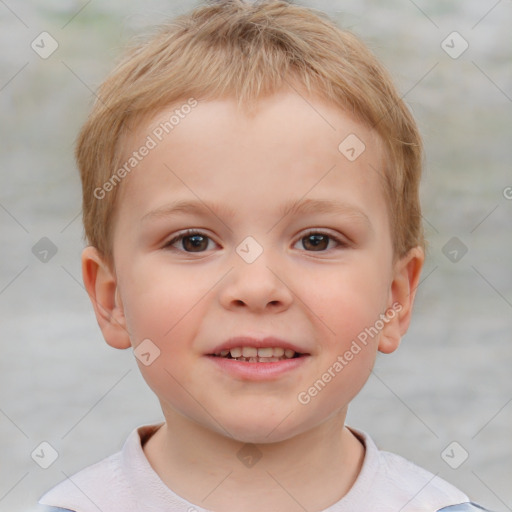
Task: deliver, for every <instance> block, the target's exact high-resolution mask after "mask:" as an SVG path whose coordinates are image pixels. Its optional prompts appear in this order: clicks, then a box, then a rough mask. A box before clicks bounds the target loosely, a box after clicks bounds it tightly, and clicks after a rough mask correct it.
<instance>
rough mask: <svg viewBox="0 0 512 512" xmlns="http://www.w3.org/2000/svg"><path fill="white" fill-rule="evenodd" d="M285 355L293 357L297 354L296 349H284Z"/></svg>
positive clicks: (289, 357)
mask: <svg viewBox="0 0 512 512" xmlns="http://www.w3.org/2000/svg"><path fill="white" fill-rule="evenodd" d="M284 355H285V357H287V358H288V359H291V358H292V357H293V356H294V355H295V351H294V350H291V349H289V348H287V349H285V351H284Z"/></svg>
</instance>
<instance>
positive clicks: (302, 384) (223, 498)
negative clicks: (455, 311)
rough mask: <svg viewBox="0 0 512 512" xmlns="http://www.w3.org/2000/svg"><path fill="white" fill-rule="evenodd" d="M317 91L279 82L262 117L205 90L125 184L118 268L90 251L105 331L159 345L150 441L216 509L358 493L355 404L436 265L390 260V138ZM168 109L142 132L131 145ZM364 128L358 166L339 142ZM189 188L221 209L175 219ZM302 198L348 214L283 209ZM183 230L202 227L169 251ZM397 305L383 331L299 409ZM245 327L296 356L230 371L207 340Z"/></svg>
mask: <svg viewBox="0 0 512 512" xmlns="http://www.w3.org/2000/svg"><path fill="white" fill-rule="evenodd" d="M308 102H309V103H308ZM308 102H306V101H304V99H303V98H302V97H301V96H300V95H298V94H297V93H296V92H293V91H289V90H283V91H281V92H279V93H276V94H274V95H272V96H270V97H268V98H264V99H261V100H259V101H258V104H257V110H256V111H255V112H254V113H253V114H251V115H248V114H246V113H244V112H243V111H238V110H237V108H236V104H235V102H234V100H231V99H222V100H215V101H203V102H200V103H199V106H198V107H197V108H196V109H195V110H193V111H192V112H191V113H190V114H189V115H188V116H187V117H186V118H185V119H184V120H182V121H181V123H180V124H179V126H177V127H176V128H175V129H174V130H173V131H172V132H171V133H170V134H169V135H168V136H167V137H165V138H164V139H163V140H162V141H161V142H159V144H158V146H157V147H156V148H154V149H152V151H151V152H150V153H149V155H148V156H146V157H145V158H144V160H143V161H142V162H141V163H140V164H139V166H138V167H137V169H136V170H135V171H134V172H132V173H131V174H130V175H129V176H128V177H126V178H125V180H124V182H123V184H122V187H123V188H122V193H121V194H120V196H119V198H118V201H119V203H118V209H117V212H116V217H115V229H114V234H113V241H112V243H113V267H111V266H110V265H108V264H107V262H106V261H104V260H103V259H102V257H101V255H100V254H99V252H98V251H97V250H96V249H95V248H93V247H88V248H86V249H85V250H84V253H83V276H84V282H85V285H86V288H87V291H88V293H89V295H90V296H91V300H92V302H93V305H94V307H95V312H96V316H97V319H98V322H99V325H100V327H101V329H102V332H103V335H104V337H105V339H106V341H107V343H109V344H110V345H111V346H113V347H116V348H119V349H126V348H130V347H134V348H135V347H137V346H138V345H139V343H141V342H142V341H143V340H145V339H150V340H151V342H152V343H154V345H156V346H157V347H158V348H159V350H160V356H159V357H158V358H157V359H155V360H154V362H153V363H152V364H150V365H149V366H145V365H143V364H141V363H140V362H139V367H140V370H141V372H142V374H143V376H144V378H145V380H146V381H147V383H148V385H149V386H150V387H151V388H152V389H153V391H154V392H155V393H156V395H157V396H158V398H159V400H160V403H161V406H162V410H163V413H164V416H165V424H164V426H163V427H162V428H160V429H159V430H158V431H157V433H156V434H155V435H153V437H151V438H150V440H149V441H148V442H147V444H146V445H145V446H144V452H145V454H146V456H147V458H148V460H149V462H150V464H151V465H152V466H153V468H154V469H155V471H156V472H157V473H158V475H159V476H160V478H161V479H162V480H163V482H164V483H165V484H166V485H167V486H168V487H170V488H171V489H173V490H174V491H175V492H176V493H177V494H179V495H180V496H182V497H184V498H185V499H187V500H189V501H190V502H192V503H194V504H197V505H198V506H200V507H203V508H206V509H209V510H214V511H216V512H217V511H218V512H232V511H238V512H240V511H243V512H256V511H260V510H272V511H283V512H284V511H286V512H294V511H303V510H304V509H306V510H309V511H319V510H322V509H324V508H326V507H328V506H329V505H332V504H333V503H335V502H336V501H338V500H340V499H341V498H342V497H343V496H344V495H345V494H346V493H347V492H348V491H349V489H350V487H351V486H352V485H353V483H354V481H355V480H356V478H357V475H358V473H359V471H360V469H361V464H362V461H363V458H364V447H363V445H362V443H361V442H360V441H359V440H358V439H357V438H356V437H355V436H354V435H353V434H352V432H350V431H349V430H348V429H347V428H346V427H344V422H345V417H346V413H347V407H348V404H349V403H350V401H351V400H352V399H353V398H354V397H355V396H356V395H357V393H358V392H359V391H360V389H361V388H362V387H363V385H364V383H365V382H366V380H367V379H368V376H369V374H370V372H371V369H372V367H373V364H374V360H375V357H376V353H377V352H378V351H381V352H385V353H389V352H392V351H393V350H395V349H396V348H397V347H398V345H399V343H400V339H401V336H402V335H403V334H404V333H405V332H406V330H407V328H408V325H409V321H410V315H411V308H412V304H413V300H414V290H415V288H416V286H417V284H418V279H419V275H420V271H421V267H422V264H423V252H422V251H421V250H420V249H419V248H415V249H412V250H411V251H410V252H409V253H408V254H407V255H405V256H404V257H403V258H396V257H394V254H393V249H392V233H391V228H390V225H389V216H388V207H387V204H386V201H385V197H384V193H383V189H382V182H381V176H379V173H382V167H383V155H384V153H383V149H382V144H381V143H380V140H379V138H378V136H377V135H376V134H375V133H374V132H372V131H371V130H370V129H368V128H367V127H365V126H364V125H362V124H361V123H359V122H357V121H356V120H354V119H353V118H352V117H350V116H348V115H347V114H346V113H344V112H343V111H341V110H340V109H338V108H336V107H335V106H333V105H331V104H329V103H327V102H325V101H323V100H321V99H319V98H317V97H309V98H308ZM171 111H172V108H169V109H165V111H164V112H162V113H160V114H159V115H158V116H157V117H156V118H155V119H153V120H151V121H150V122H149V123H148V124H145V125H144V126H140V129H139V131H138V132H137V133H136V134H135V135H134V136H133V137H132V139H131V140H130V141H129V146H130V148H129V151H127V153H130V151H132V150H133V148H135V147H139V146H140V144H141V143H142V141H144V139H145V137H146V136H147V135H148V134H149V133H151V130H152V129H153V127H154V126H157V125H158V123H159V122H161V120H162V119H165V118H167V119H168V116H169V114H168V112H171ZM319 114H321V115H319ZM324 118H325V119H328V123H327V122H326V121H325V119H324ZM351 133H353V134H356V135H357V136H358V137H359V138H360V139H361V140H363V141H364V143H365V145H366V150H365V151H364V152H363V153H362V154H361V156H359V158H357V159H356V160H355V161H353V162H351V161H349V160H348V159H347V158H346V157H345V156H344V155H343V154H341V153H340V151H339V150H338V145H339V144H340V142H341V141H342V140H343V139H345V137H347V135H349V134H351ZM131 146H133V148H132V147H131ZM181 200H183V201H185V200H186V201H196V202H198V203H199V204H200V205H201V204H206V205H208V208H205V209H204V211H201V210H198V209H196V210H193V211H180V212H174V213H168V214H165V213H162V209H165V208H166V207H168V206H169V205H171V203H173V202H175V201H181ZM299 200H318V201H331V202H335V203H336V204H338V206H339V208H338V210H337V211H336V212H334V211H332V210H328V209H326V210H325V211H324V210H322V209H321V208H320V207H319V206H318V204H316V205H314V207H313V208H310V210H309V211H307V212H306V211H303V212H302V213H300V212H291V213H289V214H287V215H283V211H282V210H283V208H284V207H285V205H286V204H288V203H289V202H294V201H299ZM213 203H215V204H216V205H219V208H221V209H220V210H219V211H218V212H217V211H216V212H215V214H214V213H213V212H212V210H211V209H210V208H212V207H211V205H212V204H213ZM157 209H158V210H159V211H160V214H155V213H154V212H155V211H156V210H157ZM229 210H231V211H229ZM186 229H193V230H197V231H200V234H199V235H197V234H196V235H195V238H194V234H193V235H192V238H190V236H189V238H188V239H183V240H181V241H180V240H177V241H176V240H175V241H174V242H173V243H172V245H171V246H169V242H170V241H172V240H173V239H175V237H176V236H177V235H178V234H180V233H182V232H183V230H186ZM308 231H309V232H308ZM311 233H313V235H312V234H311ZM248 236H251V237H252V238H253V239H254V240H256V241H257V243H258V244H259V246H260V247H261V248H262V249H263V252H262V253H261V255H260V256H259V257H258V258H257V259H256V260H255V261H253V262H252V263H248V262H247V261H245V260H244V259H243V258H242V257H241V256H240V254H241V253H240V254H239V253H237V251H236V249H237V247H238V246H239V245H240V243H241V242H242V241H243V240H244V239H245V238H246V237H248ZM336 239H339V242H336ZM192 242H194V243H192ZM245 247H246V248H247V246H245ZM396 303H398V304H400V311H399V312H397V313H396V314H395V315H393V318H392V319H390V320H389V321H388V322H386V323H385V324H384V326H383V328H382V329H381V330H380V331H379V334H378V335H376V336H374V337H372V338H370V339H369V340H368V344H367V345H366V346H361V347H362V350H361V351H360V352H359V353H357V355H355V356H354V358H353V359H352V360H351V361H349V362H348V364H346V366H344V367H343V370H342V371H340V372H338V373H336V376H335V377H334V378H332V379H331V380H330V382H329V383H328V384H327V385H326V386H325V387H324V388H323V389H322V390H321V392H319V393H318V394H317V395H316V396H314V397H313V398H312V399H311V400H310V401H309V402H308V403H307V404H304V403H301V402H300V401H299V400H298V396H299V393H301V392H303V391H304V390H308V388H310V387H311V386H312V384H313V383H314V382H315V381H317V380H318V379H319V378H320V377H321V376H322V374H324V372H326V370H327V369H328V368H329V367H332V366H333V363H334V362H335V361H336V360H337V357H338V356H339V355H340V354H344V353H345V352H346V351H347V350H348V349H349V348H350V346H351V344H352V342H353V340H355V339H356V338H357V336H358V334H360V333H361V332H362V331H363V330H364V329H365V328H367V327H370V326H373V325H375V323H376V320H377V319H379V317H380V315H382V314H383V313H385V312H386V311H387V310H388V309H389V308H391V307H392V305H393V304H396ZM242 335H245V336H252V337H254V338H258V339H261V338H264V337H267V336H273V337H277V338H280V339H283V340H286V341H288V342H289V343H291V344H293V345H294V347H296V348H298V349H300V350H297V352H300V353H301V354H302V355H301V358H300V359H293V361H298V365H297V366H296V367H294V368H293V369H289V370H287V371H283V372H281V373H279V374H276V375H271V376H267V377H263V378H261V377H257V376H252V375H251V374H248V375H245V374H243V375H242V374H238V373H236V372H233V371H230V370H229V369H228V370H226V367H225V366H219V364H217V362H218V361H219V359H218V358H217V359H216V358H215V356H213V355H212V351H213V350H214V349H215V347H218V346H219V344H222V343H223V342H224V341H225V340H227V339H229V338H231V337H233V336H242ZM224 361H226V360H224ZM227 364H228V365H229V364H232V365H258V366H259V365H271V364H276V365H277V364H280V363H272V362H256V363H250V362H242V363H240V362H234V361H229V360H228V361H227ZM247 443H250V445H249V447H246V449H248V450H249V453H254V447H253V446H252V445H255V447H256V448H257V450H259V452H260V453H261V459H260V460H259V461H258V462H257V463H256V464H255V465H254V466H252V467H247V466H246V465H244V464H242V462H241V461H240V459H239V457H237V453H238V452H239V450H240V449H241V448H242V447H244V446H245V445H246V444H247ZM251 450H253V451H251Z"/></svg>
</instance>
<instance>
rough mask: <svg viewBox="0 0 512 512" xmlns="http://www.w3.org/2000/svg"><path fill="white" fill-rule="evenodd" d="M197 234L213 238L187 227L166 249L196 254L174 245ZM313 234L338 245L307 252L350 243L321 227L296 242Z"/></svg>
mask: <svg viewBox="0 0 512 512" xmlns="http://www.w3.org/2000/svg"><path fill="white" fill-rule="evenodd" d="M195 235H199V236H202V237H204V238H208V239H209V240H212V239H211V238H210V237H209V236H208V235H207V234H206V233H203V232H202V231H197V230H194V229H187V230H186V231H183V232H182V233H179V234H178V235H177V236H175V237H174V238H172V239H171V240H169V241H168V242H166V243H165V245H164V248H165V249H170V250H173V251H179V252H185V253H187V254H195V253H194V252H193V251H185V250H183V249H177V248H176V247H173V245H174V244H176V243H178V242H181V241H182V240H183V239H184V238H188V237H192V236H195ZM311 235H324V236H327V237H328V238H329V241H333V242H336V244H337V247H334V248H331V249H326V250H323V251H305V252H328V251H330V250H333V249H342V248H346V247H348V246H349V243H348V242H346V241H345V240H341V239H340V238H339V237H337V236H335V235H332V234H330V233H327V232H325V231H322V230H320V229H314V228H310V229H308V230H307V231H306V232H305V233H303V234H302V235H301V236H300V238H298V239H297V241H296V242H295V243H297V242H298V241H300V240H302V239H303V238H307V237H308V236H311ZM212 241H213V240H212ZM214 243H215V242H214ZM294 245H295V244H294ZM198 252H206V251H198Z"/></svg>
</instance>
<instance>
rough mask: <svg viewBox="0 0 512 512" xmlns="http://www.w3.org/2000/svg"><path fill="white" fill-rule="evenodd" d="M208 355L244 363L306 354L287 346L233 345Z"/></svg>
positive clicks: (284, 358) (274, 360) (281, 359)
mask: <svg viewBox="0 0 512 512" xmlns="http://www.w3.org/2000/svg"><path fill="white" fill-rule="evenodd" d="M210 355H211V356H214V357H222V358H224V359H233V360H235V361H240V362H246V363H276V362H278V361H287V360H288V359H296V358H298V357H303V356H305V355H307V354H300V353H299V352H295V351H294V350H291V349H289V348H286V349H284V348H282V347H263V348H256V347H235V348H232V349H226V350H222V351H220V352H219V353H217V354H210Z"/></svg>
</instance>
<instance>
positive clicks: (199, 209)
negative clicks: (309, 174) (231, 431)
mask: <svg viewBox="0 0 512 512" xmlns="http://www.w3.org/2000/svg"><path fill="white" fill-rule="evenodd" d="M208 212H211V213H213V214H214V215H215V216H216V217H218V218H219V219H221V218H222V217H224V218H233V217H235V216H236V215H237V213H238V212H237V211H236V210H235V209H233V208H230V207H228V206H226V205H225V204H220V203H206V202H204V201H194V200H183V201H176V202H174V203H171V204H168V205H163V206H161V207H159V208H157V209H155V210H152V211H150V212H148V213H146V214H145V215H144V216H143V217H142V219H141V220H142V221H147V220H152V219H159V218H165V217H170V216H173V215H176V214H179V213H189V214H193V213H196V214H198V213H199V214H208ZM311 213H326V214H329V213H330V214H338V215H349V216H352V217H356V218H360V219H361V220H363V221H364V222H365V223H366V224H367V225H368V226H371V222H370V219H369V218H368V216H367V215H366V214H365V213H364V212H363V211H362V210H361V209H359V208H357V207H356V206H353V205H351V204H348V203H340V202H338V201H332V200H329V199H298V200H294V201H289V202H287V203H285V204H284V205H283V206H282V207H281V208H280V209H279V215H280V219H281V220H282V219H283V218H284V217H286V216H287V215H290V214H294V215H305V214H311ZM221 220H222V219H221Z"/></svg>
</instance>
